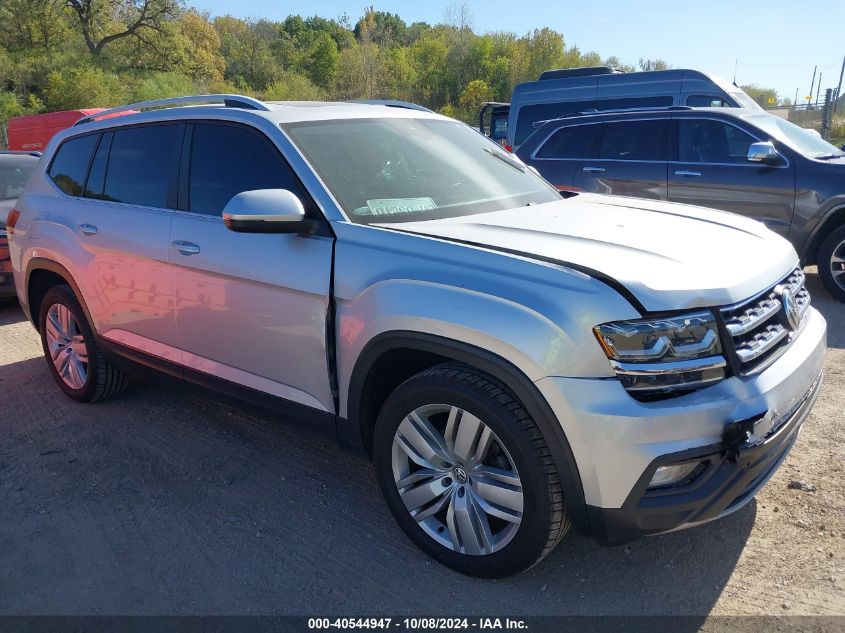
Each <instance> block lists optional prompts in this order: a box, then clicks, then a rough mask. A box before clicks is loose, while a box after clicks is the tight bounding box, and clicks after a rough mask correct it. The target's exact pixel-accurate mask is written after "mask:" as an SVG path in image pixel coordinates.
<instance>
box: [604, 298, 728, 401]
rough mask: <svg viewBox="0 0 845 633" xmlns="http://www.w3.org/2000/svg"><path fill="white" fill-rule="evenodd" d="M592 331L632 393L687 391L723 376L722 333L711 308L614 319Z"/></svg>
mask: <svg viewBox="0 0 845 633" xmlns="http://www.w3.org/2000/svg"><path fill="white" fill-rule="evenodd" d="M593 331H594V332H595V335H596V338H597V339H598V341H599V344H600V345H601V346H602V349H603V350H604V353H605V354H606V355H607V357H608V359H610V363H611V365H612V366H613V369H614V370H615V371H616V374H617V376H619V379H620V380H621V381H622V384H623V386H624V387H625V388H626V389H627V390H628V391H629V392H632V393H636V394H639V395H648V394H649V393H653V394H659V393H666V392H676V391H688V390H691V389H697V388H700V387H704V386H707V385H710V384H713V383H715V382H718V381H720V380H722V379H723V378H724V377H725V359H724V357H723V356H722V346H721V343H720V342H719V331H718V328H717V325H716V320H715V318H714V316H713V314H712V313H710V312H695V313H690V314H682V315H679V316H673V317H665V318H662V319H643V320H637V321H616V322H613V323H604V324H602V325H598V326H596V327H595V328H593Z"/></svg>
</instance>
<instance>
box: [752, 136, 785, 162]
mask: <svg viewBox="0 0 845 633" xmlns="http://www.w3.org/2000/svg"><path fill="white" fill-rule="evenodd" d="M747 159H748V161H749V162H751V163H763V164H764V165H778V164H780V163H781V161H782V160H783V159H782V158H781V156H780V154H778V151H777V150H776V149H775V146H774V144H772V142H771V141H765V142H763V143H752V144H751V147H749V148H748V156H747Z"/></svg>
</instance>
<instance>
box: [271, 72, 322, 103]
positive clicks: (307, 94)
mask: <svg viewBox="0 0 845 633" xmlns="http://www.w3.org/2000/svg"><path fill="white" fill-rule="evenodd" d="M263 96H264V99H266V100H267V101H316V100H318V99H324V98H325V94H324V93H323V91H322V90H320V88H319V87H317V86H315V85H314V84H313V83H311V82H310V81H309V80H308V77H305V76H304V75H300V74H299V73H296V72H292V71H285V72H283V73H282V74H281V75H280V76H279V78H278V79H276V80H275V81H274V82H273V83H271V84H270V85H269V86H267V90H266V91H264V95H263Z"/></svg>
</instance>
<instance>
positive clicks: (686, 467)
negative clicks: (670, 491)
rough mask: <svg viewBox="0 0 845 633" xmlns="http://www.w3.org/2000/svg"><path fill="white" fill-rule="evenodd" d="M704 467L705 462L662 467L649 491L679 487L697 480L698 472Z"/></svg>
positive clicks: (655, 474) (656, 473) (649, 485)
mask: <svg viewBox="0 0 845 633" xmlns="http://www.w3.org/2000/svg"><path fill="white" fill-rule="evenodd" d="M703 467H704V462H691V463H688V464H672V465H670V466H660V467H659V468H658V469H657V470H656V471H655V473H654V476H653V477H652V478H651V482H649V484H648V489H649V490H655V489H657V488H670V487H675V486H679V485H682V484H685V483H688V482H689V481H692V479H694V478H695V476H696V475H698V472H699V471H700V470H702V469H703Z"/></svg>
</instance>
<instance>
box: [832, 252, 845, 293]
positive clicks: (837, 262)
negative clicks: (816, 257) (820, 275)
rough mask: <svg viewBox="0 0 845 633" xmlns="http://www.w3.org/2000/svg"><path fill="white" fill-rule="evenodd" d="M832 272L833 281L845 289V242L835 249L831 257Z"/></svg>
mask: <svg viewBox="0 0 845 633" xmlns="http://www.w3.org/2000/svg"><path fill="white" fill-rule="evenodd" d="M830 272H831V274H832V275H833V280H834V281H835V282H836V284H837V285H838V286H839V287H840V288H843V289H845V241H843V242H840V243H839V245H838V246H837V247H836V248H834V249H833V253H832V254H831V256H830Z"/></svg>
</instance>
